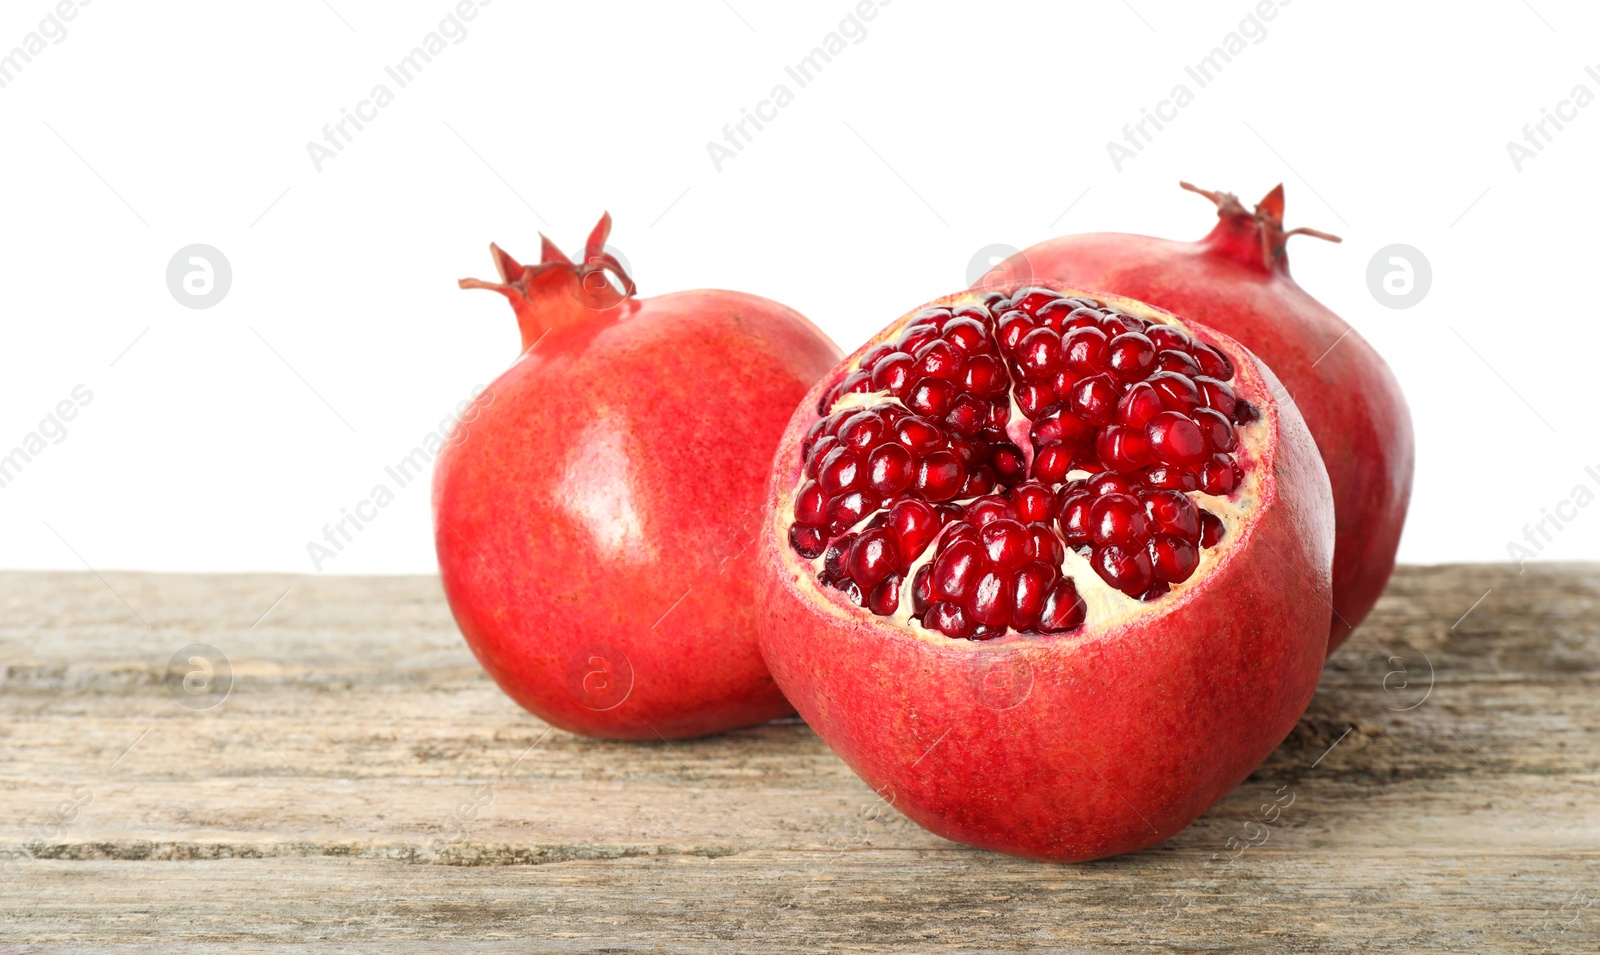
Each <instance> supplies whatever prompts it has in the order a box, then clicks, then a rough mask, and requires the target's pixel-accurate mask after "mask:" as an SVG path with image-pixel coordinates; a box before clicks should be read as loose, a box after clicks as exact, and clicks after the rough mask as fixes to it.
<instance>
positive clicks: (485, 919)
mask: <svg viewBox="0 0 1600 955" xmlns="http://www.w3.org/2000/svg"><path fill="white" fill-rule="evenodd" d="M1491 588H1492V589H1491ZM0 601H3V603H4V608H5V612H4V615H3V618H0V654H3V656H0V660H3V662H4V666H5V669H4V671H3V672H4V692H3V694H0V742H3V744H4V748H5V763H4V770H3V773H4V775H3V777H0V857H4V859H5V867H4V875H3V876H0V885H3V892H0V952H10V951H55V950H81V951H97V952H103V951H119V952H121V951H147V950H148V951H162V952H166V951H171V950H173V949H174V948H195V949H202V950H228V951H351V952H371V951H415V952H436V951H449V950H452V949H453V948H454V947H455V946H457V945H461V946H463V947H471V948H472V949H474V950H486V951H508V952H509V951H516V952H529V951H549V952H685V953H701V952H754V951H806V952H818V951H849V952H858V951H859V952H868V951H890V950H905V951H918V952H993V951H1009V950H1013V949H1016V950H1021V949H1029V950H1035V951H1063V952H1068V951H1071V952H1076V951H1089V950H1103V949H1126V950H1138V951H1146V950H1149V951H1160V952H1196V951H1216V952H1283V951H1295V952H1300V951H1331V952H1361V953H1371V952H1390V951H1395V952H1413V951H1427V952H1488V951H1528V952H1534V951H1561V952H1597V951H1600V905H1597V904H1595V903H1596V901H1597V900H1600V697H1597V695H1596V692H1595V691H1596V688H1597V673H1600V566H1592V565H1591V566H1565V567H1561V566H1530V567H1528V569H1527V570H1526V572H1525V573H1522V574H1521V575H1518V574H1517V573H1516V568H1506V567H1500V566H1452V567H1408V568H1403V569H1402V570H1401V571H1400V572H1399V573H1398V574H1397V575H1396V577H1395V581H1394V583H1393V585H1392V586H1391V587H1390V589H1389V593H1388V595H1387V596H1386V597H1385V598H1384V600H1383V602H1382V603H1381V604H1379V606H1378V610H1377V612H1376V613H1374V615H1373V616H1372V618H1371V619H1370V620H1369V621H1368V622H1367V624H1366V626H1365V627H1363V628H1362V630H1361V631H1360V632H1359V633H1358V634H1357V635H1356V637H1355V639H1354V640H1352V642H1351V643H1350V645H1349V646H1348V647H1347V648H1346V649H1344V650H1343V651H1341V652H1340V653H1339V654H1337V655H1336V656H1335V657H1334V659H1333V660H1332V662H1331V663H1330V665H1329V668H1328V671H1327V674H1326V675H1325V677H1324V678H1323V681H1322V687H1321V689H1320V690H1319V692H1318V694H1317V696H1316V699H1315V701H1314V702H1313V703H1312V704H1311V709H1310V711H1309V712H1308V713H1307V714H1306V715H1305V717H1304V718H1303V719H1301V721H1300V724H1299V726H1298V727H1297V728H1296V730H1295V731H1294V733H1293V734H1292V735H1291V736H1290V737H1289V739H1288V740H1287V741H1286V742H1285V743H1284V744H1283V745H1282V746H1281V747H1279V749H1278V751H1277V752H1276V753H1275V754H1274V755H1273V756H1272V757H1271V758H1270V759H1269V760H1268V761H1267V763H1266V764H1265V765H1264V766H1262V767H1261V769H1260V770H1259V771H1258V772H1257V773H1256V774H1255V775H1254V776H1253V777H1251V779H1250V780H1249V781H1248V782H1246V783H1245V784H1244V785H1243V786H1241V787H1240V788H1239V790H1238V791H1237V792H1235V793H1233V795H1232V796H1230V797H1228V798H1227V799H1226V800H1224V801H1223V802H1222V803H1221V804H1220V805H1218V806H1217V807H1215V808H1214V809H1213V810H1212V811H1211V812H1210V813H1208V814H1207V815H1206V816H1205V817H1204V818H1202V819H1200V820H1199V821H1198V822H1196V823H1195V824H1194V825H1192V826H1190V827H1189V829H1188V830H1186V831H1185V832H1183V833H1181V834H1179V835H1178V836H1176V837H1175V838H1173V839H1171V840H1170V841H1168V842H1167V843H1165V844H1163V845H1160V846H1158V847H1156V848H1153V849H1150V850H1147V851H1144V852H1140V853H1136V854H1133V855H1129V856H1124V857H1122V858H1118V859H1114V860H1109V861H1104V862H1100V863H1095V864H1092V865H1083V866H1049V865H1039V864H1034V863H1030V862H1024V861H1020V860H1017V859H1012V858H1008V857H1004V856H998V855H993V854H990V853H986V852H978V851H974V850H970V849H966V848H964V847H962V846H958V845H955V844H952V843H949V842H946V841H944V840H942V839H939V838H937V837H935V836H932V835H930V834H928V833H926V832H924V831H922V830H921V829H919V828H917V827H916V826H915V825H912V824H911V823H909V822H907V821H906V820H905V819H903V818H902V817H900V816H898V815H897V814H895V813H894V812H892V811H889V810H885V809H884V807H883V806H882V805H881V803H880V802H879V801H878V800H877V799H876V797H874V795H873V794H872V792H871V791H870V790H869V789H868V788H867V787H866V786H865V785H863V784H862V783H861V782H860V781H858V780H857V779H856V777H855V776H854V775H852V774H851V773H850V771H849V770H848V769H846V768H845V766H844V765H843V764H842V763H841V762H839V760H838V759H836V758H835V757H834V756H833V755H832V754H831V753H830V752H829V751H828V748H827V747H826V746H825V745H823V744H822V742H821V741H820V740H818V739H817V737H816V736H815V735H813V734H812V733H811V731H810V730H809V729H807V727H806V726H805V725H804V724H802V723H800V722H799V721H798V720H794V719H790V720H785V721H780V722H777V723H772V724H769V725H766V726H760V727H755V728H752V729H747V730H741V731H738V732H734V733H729V734H727V735H725V736H720V737H717V738H714V739H706V740H697V741H690V742H675V743H671V744H667V743H654V744H649V743H645V744H638V743H610V742H599V741H594V740H588V739H582V738H579V737H575V736H571V735H569V734H567V733H564V732H560V731H551V730H549V729H548V728H547V727H546V726H545V725H544V724H542V723H540V722H539V721H538V720H537V719H535V718H533V717H532V716H530V715H528V714H526V713H524V712H522V711H521V710H520V709H518V708H517V707H516V706H515V705H513V704H512V703H511V702H510V701H509V700H508V699H506V698H505V697H504V696H502V695H501V694H500V693H499V692H498V691H497V690H496V689H495V687H494V686H493V685H492V684H491V683H490V682H489V680H488V679H487V678H486V677H485V676H484V675H483V673H482V672H481V671H480V670H479V669H478V667H477V665H476V664H475V663H474V661H473V659H472V657H471V656H470V655H469V654H468V652H467V651H466V649H465V647H464V645H463V644H462V642H461V640H460V638H459V636H458V635H457V634H456V631H455V628H454V626H453V624H452V622H451V620H450V616H449V613H448V611H447V610H446V608H445V605H444V601H443V599H442V597H441V595H440V592H439V588H438V584H437V581H436V580H434V579H433V578H426V577H415V578H376V579H374V578H355V579H341V578H305V577H288V576H161V575H142V574H109V573H108V574H105V575H104V578H103V580H102V579H100V578H99V577H97V576H95V575H90V574H23V573H10V574H0ZM188 644H204V645H209V646H211V647H215V648H219V649H220V650H221V652H222V653H223V654H225V656H226V659H227V661H228V663H229V664H230V665H231V670H232V686H231V693H230V695H229V696H228V697H227V698H226V699H225V700H224V701H223V702H221V703H220V704H219V705H216V706H213V707H211V708H209V709H198V708H192V707H190V706H185V705H182V704H180V702H179V697H180V696H183V694H181V693H180V694H174V693H173V692H171V687H170V686H169V685H168V684H167V681H166V677H167V669H168V662H169V659H170V658H172V656H173V654H174V653H175V652H176V651H178V650H179V648H181V647H184V646H185V645H188ZM199 652H200V653H201V654H202V655H203V654H204V653H205V652H206V651H199ZM191 655H193V653H191ZM185 669H193V668H192V667H187V666H186V667H185ZM222 676H223V674H222V672H221V671H220V670H219V671H218V673H217V677H216V678H217V679H219V680H220V679H221V677H222ZM214 688H216V689H219V688H220V684H217V685H216V686H215V687H214ZM190 689H191V691H195V692H198V693H199V694H200V695H199V696H198V697H197V696H195V694H194V693H191V694H190V695H189V696H187V697H185V698H186V699H188V700H190V701H191V702H193V701H194V700H195V699H197V698H198V699H200V700H201V701H206V700H207V699H208V698H207V697H205V696H204V692H205V687H203V686H197V685H191V688H190ZM1286 796H1287V797H1290V800H1291V801H1286V800H1285V797H1286ZM1275 801H1276V802H1277V803H1278V804H1279V805H1282V806H1283V807H1284V808H1282V809H1281V810H1279V811H1272V812H1269V813H1267V816H1268V817H1270V818H1265V819H1264V817H1263V815H1262V806H1263V805H1264V804H1268V805H1270V804H1272V803H1274V802H1275ZM442 940H453V941H442ZM8 946H9V947H8ZM447 946H449V947H447Z"/></svg>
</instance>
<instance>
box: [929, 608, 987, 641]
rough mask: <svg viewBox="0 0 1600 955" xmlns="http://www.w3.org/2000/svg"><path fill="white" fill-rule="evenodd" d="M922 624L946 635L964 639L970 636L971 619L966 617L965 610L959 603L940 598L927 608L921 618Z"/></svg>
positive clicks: (971, 629)
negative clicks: (925, 613)
mask: <svg viewBox="0 0 1600 955" xmlns="http://www.w3.org/2000/svg"><path fill="white" fill-rule="evenodd" d="M922 622H923V625H925V626H927V627H929V628H930V629H933V630H938V631H939V632H941V633H943V634H944V635H945V636H947V637H958V638H961V639H965V638H967V637H970V636H972V633H973V630H974V629H975V628H974V627H973V624H972V621H971V620H970V619H969V618H968V617H967V613H966V611H964V610H962V609H961V605H960V604H956V603H952V602H950V601H947V600H941V601H939V602H938V603H936V604H934V605H933V606H931V607H929V608H928V613H927V615H926V616H924V617H923V618H922Z"/></svg>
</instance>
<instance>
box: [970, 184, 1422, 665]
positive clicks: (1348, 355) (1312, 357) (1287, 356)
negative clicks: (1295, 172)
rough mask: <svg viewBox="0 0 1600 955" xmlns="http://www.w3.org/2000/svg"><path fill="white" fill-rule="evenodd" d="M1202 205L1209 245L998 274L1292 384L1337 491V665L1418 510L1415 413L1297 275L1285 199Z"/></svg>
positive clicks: (1147, 246)
mask: <svg viewBox="0 0 1600 955" xmlns="http://www.w3.org/2000/svg"><path fill="white" fill-rule="evenodd" d="M1182 185H1183V188H1185V189H1188V190H1190V191H1191V192H1198V193H1200V194H1201V195H1203V196H1205V197H1207V198H1208V199H1210V200H1211V201H1212V202H1214V203H1216V205H1217V218H1218V220H1219V221H1218V222H1217V225H1216V228H1214V229H1212V230H1211V234H1210V235H1207V236H1206V237H1205V238H1204V239H1201V240H1200V241H1199V242H1173V241H1170V240H1167V239H1155V238H1150V237H1148V236H1142V235H1124V234H1120V233H1095V234H1089V235H1069V236H1064V237H1062V238H1059V239H1050V240H1048V241H1045V242H1041V243H1039V244H1038V245H1034V246H1030V247H1029V248H1027V249H1024V250H1023V251H1022V252H1021V253H1019V254H1018V255H1016V256H1013V257H1012V258H1011V259H1009V260H1007V262H1006V263H1004V264H1003V265H1002V266H1000V267H999V272H1000V274H1008V273H1011V272H1022V273H1023V274H1028V275H1032V276H1036V277H1039V278H1048V279H1055V280H1058V281H1062V282H1072V283H1075V284H1078V285H1084V286H1088V287H1090V288H1099V289H1110V290H1112V291H1115V292H1118V293H1120V294H1123V295H1130V296H1132V297H1134V298H1137V299H1142V300H1144V301H1147V302H1150V303H1151V304H1154V305H1159V306H1161V307H1162V308H1169V309H1172V310H1173V311H1175V312H1177V313H1179V314H1180V315H1184V316H1186V317H1189V318H1192V319H1194V320H1195V321H1197V322H1201V323H1204V324H1205V325H1208V326H1210V327H1211V328H1214V329H1217V330H1219V331H1222V332H1225V333H1226V334H1229V335H1232V336H1233V337H1235V338H1237V339H1238V340H1239V341H1241V342H1243V343H1244V344H1245V346H1246V347H1248V348H1249V349H1250V350H1251V351H1253V352H1255V353H1256V354H1257V355H1259V356H1260V357H1261V358H1262V360H1264V361H1265V362H1266V363H1267V364H1268V365H1269V366H1270V367H1271V368H1272V370H1273V372H1275V373H1276V374H1277V375H1278V377H1279V378H1280V379H1282V381H1283V384H1284V386H1285V387H1286V388H1287V389H1288V392H1289V394H1290V395H1292V396H1293V398H1294V402H1295V404H1296V405H1297V406H1298V407H1299V409H1300V412H1301V413H1302V414H1303V415H1304V416H1305V419H1306V423H1307V424H1308V425H1310V427H1311V434H1312V435H1313V436H1314V437H1315V438H1316V440H1317V447H1318V448H1320V449H1321V451H1322V460H1323V463H1324V464H1325V465H1326V466H1327V468H1328V474H1329V477H1330V478H1331V479H1332V481H1333V502H1334V511H1335V522H1336V526H1337V528H1338V532H1337V541H1336V543H1335V546H1334V556H1333V615H1332V623H1331V630H1330V632H1329V635H1328V652H1329V653H1332V652H1333V651H1334V650H1335V649H1337V648H1338V647H1339V645H1340V644H1342V643H1343V642H1344V641H1345V640H1346V639H1347V638H1348V637H1349V636H1350V632H1351V631H1352V630H1354V629H1355V627H1356V626H1357V625H1358V624H1360V623H1361V621H1362V619H1363V618H1365V617H1366V615H1367V614H1368V613H1369V612H1370V611H1371V610H1372V606H1373V604H1375V603H1377V601H1378V597H1379V596H1380V595H1381V594H1382V593H1383V588H1384V585H1385V584H1387V583H1388V581H1389V574H1390V573H1391V572H1392V571H1393V570H1394V558H1395V551H1396V550H1397V549H1398V548H1399V546H1400V529H1401V526H1402V525H1403V524H1404V523H1405V518H1406V507H1407V505H1408V504H1409V503H1410V500H1411V474H1412V470H1413V465H1414V462H1415V457H1416V455H1415V451H1414V449H1413V447H1412V436H1411V412H1410V411H1409V410H1408V409H1407V407H1406V400H1405V396H1404V395H1403V394H1401V392H1400V386H1399V384H1398V383H1397V382H1396V381H1395V379H1394V375H1393V373H1391V372H1390V371H1389V366H1388V365H1387V364H1385V363H1384V361H1383V358H1382V357H1380V356H1379V355H1378V353H1377V352H1376V351H1374V350H1373V348H1372V346H1371V345H1369V344H1367V342H1366V340H1365V339H1363V338H1362V337H1361V335H1360V334H1358V333H1357V332H1356V331H1355V329H1353V328H1351V327H1350V326H1349V325H1348V324H1346V323H1345V321H1344V320H1343V319H1341V318H1340V317H1339V316H1337V315H1335V314H1334V313H1333V312H1332V311H1330V310H1328V309H1327V308H1326V307H1325V306H1323V305H1322V303H1320V302H1318V301H1317V300H1316V299H1314V298H1312V297H1311V296H1310V295H1309V294H1307V293H1306V291H1305V290H1304V289H1302V288H1301V287H1300V286H1299V285H1297V284H1296V283H1295V281H1294V279H1293V278H1291V277H1290V276H1289V257H1288V254H1287V252H1286V249H1285V245H1286V242H1287V240H1288V238H1289V236H1292V235H1296V234H1306V235H1314V236H1317V237H1318V238H1323V239H1329V240H1331V241H1334V242H1337V241H1339V240H1338V238H1337V237H1335V236H1330V235H1327V234H1325V233H1322V232H1317V231H1315V230H1313V229H1292V230H1290V231H1288V232H1285V231H1284V229H1283V186H1282V185H1279V186H1278V187H1277V188H1275V189H1273V190H1272V191H1271V192H1269V193H1267V196H1266V198H1264V199H1262V200H1261V202H1260V203H1259V204H1258V205H1257V206H1256V207H1255V211H1254V212H1253V213H1252V212H1248V211H1246V210H1245V208H1244V206H1243V205H1241V204H1240V202H1239V199H1238V198H1237V197H1236V196H1233V195H1231V194H1229V193H1226V192H1210V191H1208V190H1204V189H1197V188H1195V187H1194V186H1191V185H1189V184H1188V183H1183V184H1182Z"/></svg>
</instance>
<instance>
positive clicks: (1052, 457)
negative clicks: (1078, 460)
mask: <svg viewBox="0 0 1600 955" xmlns="http://www.w3.org/2000/svg"><path fill="white" fill-rule="evenodd" d="M1071 469H1072V449H1071V448H1070V447H1069V446H1067V445H1065V444H1062V443H1060V442H1056V443H1055V444H1047V445H1045V446H1044V447H1042V448H1040V449H1039V453H1038V454H1036V455H1034V457H1033V478H1034V480H1036V481H1043V482H1044V483H1046V484H1060V483H1061V482H1062V481H1064V480H1066V477H1067V472H1068V471H1070V470H1071Z"/></svg>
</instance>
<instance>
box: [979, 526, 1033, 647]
mask: <svg viewBox="0 0 1600 955" xmlns="http://www.w3.org/2000/svg"><path fill="white" fill-rule="evenodd" d="M978 543H980V544H982V545H983V552H984V554H985V555H987V556H988V558H989V562H990V563H992V564H994V565H995V566H997V567H999V568H1000V569H1001V570H1013V569H1015V568H1017V567H1020V566H1022V565H1023V563H1025V562H1026V561H1027V560H1028V556H1029V555H1028V543H1029V537H1028V530H1027V528H1025V527H1023V526H1022V525H1021V524H1019V523H1017V522H1016V521H1015V520H1012V519H1010V518H1000V519H998V520H994V521H990V522H989V523H987V524H984V525H983V526H982V527H980V528H979V529H978ZM979 622H980V623H982V622H984V621H979Z"/></svg>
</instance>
